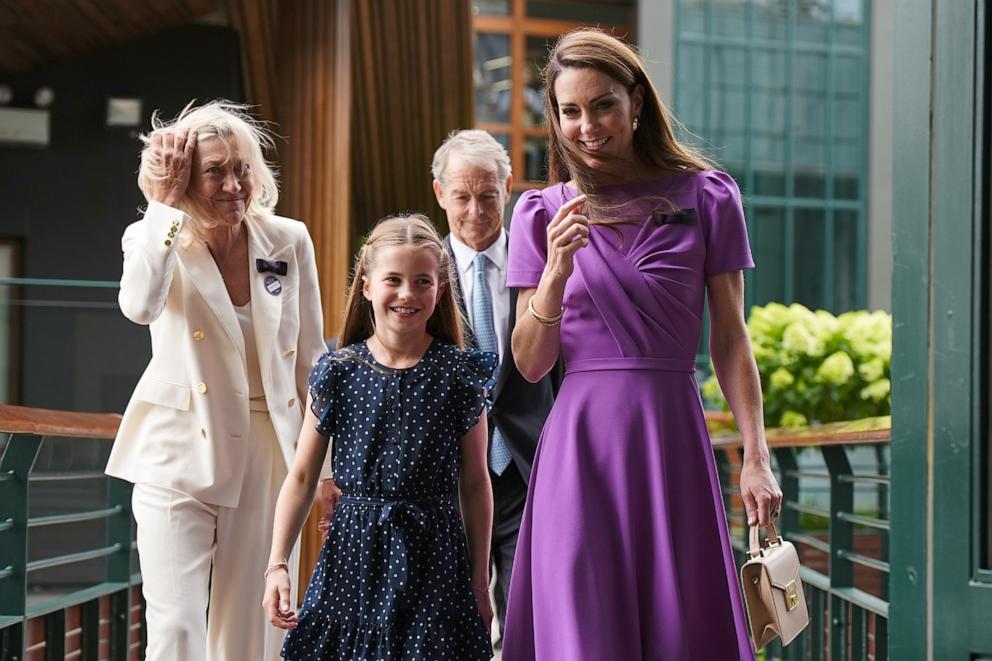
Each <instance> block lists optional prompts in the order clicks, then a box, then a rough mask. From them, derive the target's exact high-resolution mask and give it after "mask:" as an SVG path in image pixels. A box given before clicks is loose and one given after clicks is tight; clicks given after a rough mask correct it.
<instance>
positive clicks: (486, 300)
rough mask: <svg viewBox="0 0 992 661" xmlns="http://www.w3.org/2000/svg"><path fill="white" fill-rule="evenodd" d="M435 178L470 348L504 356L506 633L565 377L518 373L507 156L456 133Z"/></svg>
mask: <svg viewBox="0 0 992 661" xmlns="http://www.w3.org/2000/svg"><path fill="white" fill-rule="evenodd" d="M431 171H432V173H433V175H434V193H435V195H436V196H437V201H438V204H440V205H441V208H442V209H444V211H445V214H446V215H447V218H448V228H449V229H450V231H451V233H450V234H449V235H448V236H447V237H445V244H446V245H447V247H448V252H449V253H450V254H451V257H452V264H453V265H454V267H455V270H456V271H457V275H458V278H457V282H458V288H459V297H458V298H459V302H460V303H461V305H462V309H463V313H464V315H465V318H466V319H467V320H468V321H469V325H470V327H471V333H469V337H470V341H471V342H472V343H473V344H474V345H475V346H477V347H478V348H480V349H482V350H484V351H494V352H497V353H498V354H499V361H500V362H499V371H498V374H497V378H496V385H495V387H494V389H493V393H492V399H493V407H492V410H491V411H490V415H489V420H490V427H489V477H490V479H491V480H492V484H493V538H492V548H491V551H490V557H491V563H492V564H491V568H492V570H493V571H494V572H495V576H496V593H495V601H496V611H497V615H498V617H499V623H500V633H501V634H502V630H503V622H504V618H505V615H506V599H507V593H508V591H509V588H510V573H511V570H512V565H513V554H514V551H515V550H516V546H517V532H518V530H519V528H520V518H521V516H522V514H523V511H524V502H525V501H526V498H527V482H528V481H529V480H530V467H531V464H532V463H533V461H534V450H535V449H536V448H537V439H538V437H539V436H540V434H541V429H542V428H543V427H544V422H545V420H546V419H547V417H548V413H549V412H550V411H551V405H552V403H553V402H554V394H555V392H556V391H557V389H558V385H559V383H560V381H561V377H560V375H561V372H560V370H552V372H551V373H550V374H548V375H547V376H545V377H544V378H543V379H541V380H540V381H539V382H537V383H529V382H528V381H527V380H526V379H524V378H523V376H521V375H520V372H519V371H517V367H516V365H515V364H514V362H513V356H512V354H511V352H510V337H511V335H512V334H513V327H514V325H515V322H516V309H517V291H516V290H515V289H508V288H507V286H506V263H507V247H508V245H509V237H508V236H507V234H506V232H505V231H504V230H503V212H504V210H505V209H506V204H507V202H508V201H509V199H510V184H511V183H512V181H513V177H512V175H511V173H510V158H509V156H507V154H506V150H505V149H504V148H503V146H502V145H500V144H499V143H498V142H496V140H495V139H494V138H493V137H492V136H491V135H489V134H488V133H486V132H485V131H479V130H474V129H473V130H465V131H456V132H454V133H452V134H451V135H449V136H448V139H447V140H445V141H444V144H442V145H441V146H440V147H439V148H438V150H437V151H436V152H435V153H434V162H433V164H432V166H431Z"/></svg>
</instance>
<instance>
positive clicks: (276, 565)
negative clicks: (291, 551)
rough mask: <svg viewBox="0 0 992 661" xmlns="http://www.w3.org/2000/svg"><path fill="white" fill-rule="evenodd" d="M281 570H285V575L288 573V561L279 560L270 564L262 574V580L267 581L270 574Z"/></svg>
mask: <svg viewBox="0 0 992 661" xmlns="http://www.w3.org/2000/svg"><path fill="white" fill-rule="evenodd" d="M281 569H285V570H286V573H287V574H288V573H289V561H287V560H279V561H277V562H270V563H269V566H268V567H266V569H265V572H264V573H263V574H262V578H263V579H267V578H268V577H269V575H270V574H273V573H275V572H277V571H279V570H281Z"/></svg>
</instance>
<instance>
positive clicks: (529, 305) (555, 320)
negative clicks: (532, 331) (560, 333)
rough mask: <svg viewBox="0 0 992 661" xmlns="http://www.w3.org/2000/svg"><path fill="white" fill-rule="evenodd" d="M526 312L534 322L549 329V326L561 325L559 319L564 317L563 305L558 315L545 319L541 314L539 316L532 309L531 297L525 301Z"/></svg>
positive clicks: (532, 299) (532, 301)
mask: <svg viewBox="0 0 992 661" xmlns="http://www.w3.org/2000/svg"><path fill="white" fill-rule="evenodd" d="M527 312H528V314H530V316H532V317H534V321H536V322H537V323H539V324H541V325H542V326H548V327H551V326H557V325H558V324H560V323H561V318H562V317H563V316H565V306H564V305H563V306H561V311H560V312H558V314H556V315H555V316H553V317H545V316H544V315H543V314H540V313H539V312H538V311H537V310H535V309H534V297H533V296H531V297H530V298H529V299H528V300H527Z"/></svg>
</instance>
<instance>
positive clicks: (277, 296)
mask: <svg viewBox="0 0 992 661" xmlns="http://www.w3.org/2000/svg"><path fill="white" fill-rule="evenodd" d="M246 222H248V228H249V230H250V238H251V242H250V243H249V246H248V268H249V276H248V277H249V280H250V283H251V320H252V328H253V330H254V331H255V350H256V351H257V352H258V364H259V368H260V369H261V372H262V381H263V383H271V374H269V370H270V367H271V364H272V360H271V358H272V352H273V350H274V349H275V339H276V332H277V330H278V328H279V322H280V321H281V320H282V307H283V306H282V297H283V296H284V295H285V293H286V291H287V289H288V288H289V283H290V282H295V281H296V280H297V279H298V277H299V274H298V273H297V265H296V263H295V261H294V260H293V258H292V257H293V255H292V246H289V245H285V246H281V247H280V248H279V249H278V251H274V249H273V245H272V242H271V241H270V240H269V237H268V235H267V234H266V232H265V228H263V227H262V223H258V222H255V221H253V220H249V221H246ZM256 259H265V260H268V261H271V262H274V261H284V262H286V263H287V264H288V269H289V270H288V272H287V273H286V275H285V276H279V275H275V274H273V273H268V272H266V273H259V272H258V269H257V268H256V264H255V260H256ZM269 277H271V278H274V279H275V282H274V283H273V282H271V281H270V283H271V284H270V285H269V287H271V289H270V288H269V287H266V282H265V280H266V278H269ZM276 283H277V284H278V286H279V288H278V290H276V286H275V285H276Z"/></svg>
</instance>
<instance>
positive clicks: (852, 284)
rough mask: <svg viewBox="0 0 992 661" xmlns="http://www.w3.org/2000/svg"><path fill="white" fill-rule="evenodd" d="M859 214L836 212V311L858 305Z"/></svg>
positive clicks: (846, 211) (843, 210) (834, 305)
mask: <svg viewBox="0 0 992 661" xmlns="http://www.w3.org/2000/svg"><path fill="white" fill-rule="evenodd" d="M858 243H859V242H858V214H857V212H855V211H848V210H846V209H838V210H837V211H835V212H834V301H833V309H834V310H851V309H853V308H855V307H857V305H858V279H857V277H856V274H857V272H858V262H857V260H858Z"/></svg>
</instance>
